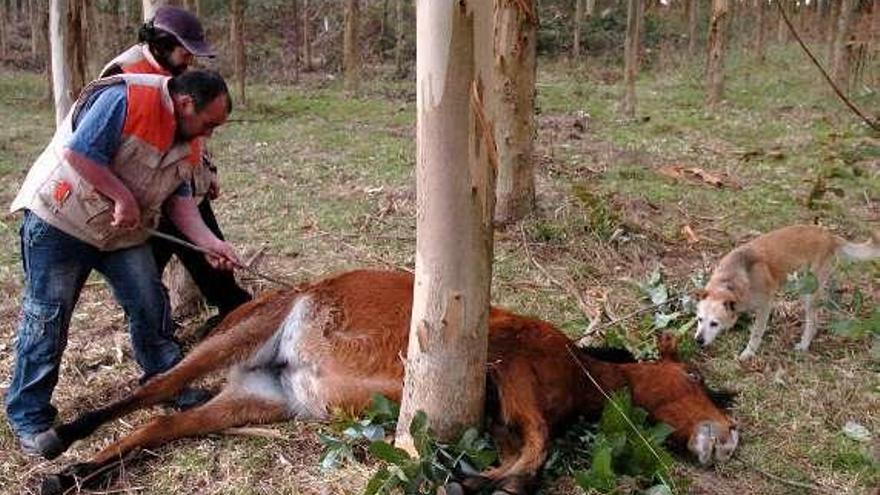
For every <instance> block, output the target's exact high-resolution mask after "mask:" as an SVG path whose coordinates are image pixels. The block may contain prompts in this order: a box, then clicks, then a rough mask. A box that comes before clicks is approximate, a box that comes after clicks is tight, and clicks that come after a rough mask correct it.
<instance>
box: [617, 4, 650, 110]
mask: <svg viewBox="0 0 880 495" xmlns="http://www.w3.org/2000/svg"><path fill="white" fill-rule="evenodd" d="M642 2H644V0H627V4H626V40H625V41H624V43H623V64H624V68H623V88H624V89H623V99H622V100H621V102H620V114H621V115H623V116H624V117H627V118H633V117H635V115H636V76H637V75H638V72H639V46H640V43H639V38H640V36H639V31H640V27H641V19H639V15H640V14H641V13H642V12H643V10H642V6H641V5H640V4H641V3H642Z"/></svg>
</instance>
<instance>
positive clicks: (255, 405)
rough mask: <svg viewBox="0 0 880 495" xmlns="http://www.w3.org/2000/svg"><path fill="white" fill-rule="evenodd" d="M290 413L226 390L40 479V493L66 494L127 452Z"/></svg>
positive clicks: (271, 400)
mask: <svg viewBox="0 0 880 495" xmlns="http://www.w3.org/2000/svg"><path fill="white" fill-rule="evenodd" d="M290 416H291V412H290V409H289V408H288V407H287V404H285V403H284V402H280V401H278V400H277V398H274V397H268V396H265V395H262V396H261V395H255V394H251V393H249V392H248V391H247V390H244V389H241V388H234V389H226V390H224V391H223V392H221V393H220V394H219V395H217V396H216V397H214V398H213V399H211V400H210V401H208V402H207V403H205V404H203V405H201V406H198V407H194V408H192V409H189V410H187V411H184V412H179V413H176V414H171V415H166V416H159V417H158V418H156V419H154V420H152V421H150V422H149V423H147V424H146V425H143V426H141V427H140V428H138V429H137V430H135V431H134V432H132V433H131V434H129V435H127V436H125V437H123V438H121V439H120V440H118V441H116V442H114V443H113V444H111V445H109V446H108V447H106V448H105V449H103V450H102V451H100V452H98V454H96V455H95V457H93V458H92V459H91V460H90V461H89V462H86V463H82V464H75V465H72V466H69V467H68V468H66V469H65V470H63V471H61V472H60V473H58V474H55V475H51V476H49V477H47V478H46V479H45V480H43V486H42V491H41V493H42V494H43V495H54V494H60V493H65V491H66V490H68V489H70V488H71V487H73V486H75V485H76V483H77V481H78V480H79V481H81V480H82V479H83V478H85V479H92V478H98V477H99V476H98V475H99V474H100V475H103V474H105V473H104V471H110V469H109V468H111V467H112V466H113V464H114V463H115V462H116V461H117V460H120V459H122V458H123V457H124V456H125V455H126V454H127V453H129V452H133V451H135V450H139V449H145V448H152V447H157V446H159V445H163V444H165V443H167V442H170V441H172V440H175V439H178V438H182V437H189V436H198V435H205V434H208V433H212V432H215V431H220V430H223V429H225V428H230V427H233V426H240V425H244V424H255V423H257V424H258V423H271V422H276V421H281V420H283V419H286V418H288V417H290Z"/></svg>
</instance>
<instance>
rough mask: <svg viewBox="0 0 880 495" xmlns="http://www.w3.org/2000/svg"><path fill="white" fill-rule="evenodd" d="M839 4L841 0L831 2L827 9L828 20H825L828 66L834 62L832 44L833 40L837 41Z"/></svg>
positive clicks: (833, 46)
mask: <svg viewBox="0 0 880 495" xmlns="http://www.w3.org/2000/svg"><path fill="white" fill-rule="evenodd" d="M840 3H841V0H831V7H830V8H829V11H830V12H829V13H828V18H827V19H826V22H827V24H826V26H827V27H826V28H825V32H826V37H825V41H826V42H827V43H828V65H829V67H830V65H831V64H832V63H833V61H834V50H835V48H836V45H835V43H834V41H835V39H837V21H838V19H839V18H840Z"/></svg>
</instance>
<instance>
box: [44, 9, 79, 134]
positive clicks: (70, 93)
mask: <svg viewBox="0 0 880 495" xmlns="http://www.w3.org/2000/svg"><path fill="white" fill-rule="evenodd" d="M84 6H85V5H84V4H83V2H81V1H80V0H50V2H49V43H50V46H51V48H50V50H51V58H52V93H53V95H54V96H55V124H56V125H59V124H61V121H63V120H64V117H66V116H67V113H68V112H69V111H70V107H71V105H73V102H74V101H76V98H77V96H78V95H79V92H80V91H81V90H82V88H83V86H84V85H85V83H86V60H87V57H86V46H87V45H86V42H85V39H84V38H83V31H84V29H83V23H82V20H83V19H82V18H83V7H84Z"/></svg>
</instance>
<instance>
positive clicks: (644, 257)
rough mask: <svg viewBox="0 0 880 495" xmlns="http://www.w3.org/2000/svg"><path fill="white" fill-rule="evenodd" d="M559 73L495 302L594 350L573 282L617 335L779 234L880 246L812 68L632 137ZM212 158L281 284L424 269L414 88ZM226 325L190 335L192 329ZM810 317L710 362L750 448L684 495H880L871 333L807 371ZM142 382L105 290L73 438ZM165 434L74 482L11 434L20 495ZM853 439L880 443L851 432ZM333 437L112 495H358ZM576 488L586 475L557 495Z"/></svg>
mask: <svg viewBox="0 0 880 495" xmlns="http://www.w3.org/2000/svg"><path fill="white" fill-rule="evenodd" d="M874 70H875V71H876V70H880V69H878V68H876V67H875V68H874ZM539 73H540V74H539V78H538V89H537V92H538V98H537V106H538V117H537V124H538V129H537V142H536V149H535V164H536V174H537V193H538V198H537V199H538V208H537V210H536V211H535V212H534V213H533V214H531V215H530V216H529V217H527V218H526V219H524V220H523V221H521V222H519V223H516V224H514V225H511V226H508V227H507V228H505V229H503V230H499V231H497V232H496V243H495V265H494V285H493V300H494V301H495V303H496V304H498V305H501V306H505V307H509V308H512V309H514V310H516V311H518V312H522V313H526V314H532V315H538V316H540V317H542V318H544V319H546V320H549V321H552V322H555V323H556V324H557V325H559V326H560V328H562V329H564V330H565V331H566V332H567V333H569V334H570V335H571V336H572V337H578V336H580V334H581V333H582V332H583V331H584V329H585V328H586V327H587V324H588V320H587V317H586V316H585V314H584V312H583V311H582V309H581V307H579V305H578V303H577V301H576V298H575V297H574V295H573V293H572V292H573V291H572V290H566V289H563V288H560V286H561V285H562V286H567V287H570V288H571V287H573V288H574V290H576V291H577V292H578V293H579V294H580V295H581V296H582V297H583V298H584V300H585V301H586V302H587V305H592V306H593V309H594V310H596V311H601V312H602V313H603V314H604V315H605V317H606V321H607V318H614V317H620V316H621V315H626V314H629V313H630V312H632V311H634V310H636V309H638V308H642V307H645V306H646V305H648V304H650V303H649V302H648V300H647V299H646V298H645V295H644V293H643V292H642V291H641V290H640V289H639V287H638V282H645V281H646V280H648V279H649V278H650V276H651V274H652V273H654V272H655V271H657V272H659V273H660V274H661V276H662V278H661V282H660V283H662V284H664V285H665V286H666V287H667V288H668V290H669V292H670V293H673V294H679V293H685V292H686V291H690V290H692V289H694V288H695V287H696V284H697V283H698V282H696V281H697V280H699V279H700V277H705V275H706V274H707V273H708V272H709V271H711V268H712V267H713V263H715V262H716V261H717V260H718V259H719V257H720V256H721V255H722V254H723V253H725V252H726V251H727V250H729V249H730V248H732V247H733V246H735V245H737V244H739V243H741V242H743V241H746V240H748V239H750V238H752V237H754V236H755V235H757V234H758V233H760V232H764V231H767V230H769V229H773V228H776V227H780V226H784V225H789V224H792V223H814V222H818V223H821V224H823V225H825V226H827V227H829V228H831V229H833V230H834V231H835V232H837V233H839V234H841V235H843V236H845V237H847V238H849V239H853V240H863V239H866V238H868V236H869V234H870V232H871V231H872V229H877V228H878V227H880V137H878V135H877V134H876V133H874V134H872V133H871V132H870V131H869V130H867V128H866V126H865V125H864V124H862V123H861V122H860V121H859V120H857V119H856V118H855V117H854V115H853V114H851V113H850V112H849V111H848V110H846V109H845V108H843V107H842V105H841V103H840V102H839V101H838V100H837V99H836V98H835V96H834V95H833V94H832V93H831V91H830V90H829V89H828V88H827V87H826V86H825V84H824V83H823V82H821V80H820V77H819V76H818V75H817V74H816V72H815V70H814V68H813V67H811V66H810V65H809V64H808V63H807V62H804V61H803V57H802V56H801V54H799V53H797V52H795V51H794V50H792V51H788V52H780V53H771V54H770V59H769V61H768V62H767V64H766V65H764V66H758V65H755V64H754V62H753V61H751V60H749V59H745V58H739V57H736V56H734V57H732V59H731V60H730V61H729V63H728V73H729V74H730V77H729V79H728V81H727V88H726V98H727V99H726V101H725V103H724V105H723V107H722V108H721V109H720V110H719V111H718V113H717V114H716V115H714V116H712V115H708V114H706V113H705V112H704V110H703V98H704V97H703V94H704V93H703V89H702V87H703V86H702V79H701V71H700V69H699V68H697V66H696V65H694V66H690V65H675V64H673V65H670V66H669V67H667V68H665V69H661V68H654V70H653V71H652V72H648V73H646V74H645V75H643V76H642V78H641V79H640V80H639V83H638V112H637V114H638V115H637V118H636V119H635V120H622V119H619V118H618V117H617V116H616V107H617V100H618V99H619V95H620V85H619V81H618V80H617V79H616V77H615V75H613V74H612V73H611V72H610V71H607V70H599V69H595V68H592V69H591V68H587V67H580V68H573V67H571V66H569V65H567V64H562V63H553V62H548V63H542V64H541V68H540V70H539ZM44 80H45V77H44V76H42V75H38V74H32V73H25V72H20V71H12V70H5V71H2V70H0V204H3V205H8V204H9V202H10V201H11V200H12V198H13V196H14V194H15V192H16V191H17V189H18V187H19V185H20V183H21V180H22V178H23V177H24V175H25V173H26V171H27V169H28V167H29V165H30V164H31V163H32V162H33V160H34V159H35V158H36V156H37V155H38V153H39V152H40V151H41V149H42V148H43V146H44V145H45V144H46V143H47V142H48V140H49V138H50V135H51V132H52V129H53V127H54V126H53V112H52V111H51V108H50V106H49V105H48V104H47V102H46V100H45V90H44V89H43V87H44ZM852 95H853V98H854V100H855V101H856V103H857V104H859V105H860V106H861V107H862V108H864V109H866V110H867V111H868V112H869V113H872V112H873V113H875V114H876V113H877V109H880V92H877V88H876V87H875V88H874V91H873V92H871V91H870V90H869V89H868V88H867V87H866V86H865V85H860V86H859V87H857V88H855V89H854V90H853V91H852ZM211 148H212V151H213V154H214V157H215V161H216V162H217V163H218V164H219V166H220V168H221V175H222V186H223V192H222V197H221V198H220V199H219V200H218V201H217V202H216V203H215V210H216V211H217V212H218V215H219V217H220V224H221V225H222V226H223V228H224V231H225V233H226V236H227V237H228V238H229V239H230V240H231V241H232V242H233V243H234V244H235V245H236V246H238V247H239V248H240V250H241V251H243V252H244V253H245V255H246V256H248V255H250V254H252V253H256V252H257V251H261V252H262V258H261V259H262V261H261V263H262V264H261V265H260V268H261V269H262V270H263V271H266V272H269V273H272V274H274V275H276V276H279V277H282V278H286V279H288V280H290V281H303V280H307V279H312V278H315V277H319V276H323V275H325V274H329V273H331V272H335V271H339V270H344V269H347V268H354V267H367V266H369V267H402V268H410V269H411V268H412V266H413V263H414V249H415V214H414V213H415V184H414V182H415V181H414V163H415V89H414V85H413V83H412V81H389V80H387V79H382V78H374V79H372V80H368V81H366V82H365V83H364V87H363V91H362V93H361V95H360V96H359V97H357V98H352V97H347V96H345V95H344V94H343V93H342V91H341V83H340V82H339V80H334V79H323V78H321V77H318V76H311V77H307V78H304V80H303V81H302V83H300V84H299V85H296V86H281V85H253V86H251V87H250V88H249V89H248V101H247V105H241V104H237V105H236V109H235V111H234V113H233V114H232V120H231V122H230V123H229V124H228V125H226V126H224V127H222V128H220V129H218V131H217V132H216V134H215V137H214V138H213V139H212V141H211ZM19 222H20V219H19V216H18V215H12V214H5V215H3V216H2V217H0V246H2V247H0V394H2V393H3V392H4V391H5V388H6V387H8V385H9V371H10V368H11V366H12V360H13V349H14V345H15V344H14V333H15V325H16V321H17V318H18V313H19V309H20V293H21V288H22V287H21V268H20V260H19V247H18V246H19V244H18V225H19ZM538 265H540V266H542V267H543V270H542V269H539V268H538ZM241 280H242V282H243V283H244V284H245V285H246V286H247V287H248V288H249V289H251V290H252V291H254V292H260V291H262V290H265V289H268V288H271V287H269V286H267V285H265V283H264V282H262V281H260V280H256V279H253V278H251V277H249V276H248V275H246V274H242V276H241ZM878 281H880V264H878V263H866V264H860V265H842V266H840V267H839V269H838V270H837V271H836V275H835V285H834V291H833V298H834V299H835V300H837V301H838V302H839V304H840V306H839V307H838V308H837V309H835V310H831V309H826V310H825V311H824V312H823V327H824V328H827V327H829V326H830V325H831V324H832V323H833V322H834V321H837V320H840V319H843V318H853V319H856V320H859V319H864V318H867V317H868V315H870V314H871V311H872V310H873V309H874V307H875V306H876V305H877V302H878V301H880V284H878ZM859 297H862V298H863V300H864V304H862V305H861V306H859V305H858V304H857V303H856V302H855V299H856V298H859ZM206 316H207V314H202V315H199V316H197V317H195V318H192V319H189V320H186V321H184V322H183V323H184V326H185V329H186V328H193V327H195V326H197V325H198V324H199V323H200V322H201V321H202V320H203V319H204V318H205V317H206ZM802 320H803V313H802V306H801V304H800V303H799V302H798V301H797V300H796V299H795V298H793V297H785V298H783V299H782V300H781V302H780V303H779V304H778V305H777V308H776V311H775V312H774V314H773V318H772V320H771V329H770V331H769V332H768V334H767V336H766V337H765V339H764V343H763V346H762V348H761V351H760V352H759V354H758V357H757V358H756V359H755V360H754V361H753V362H751V363H749V364H748V365H747V366H743V365H740V364H739V363H738V362H737V361H736V359H735V357H736V355H737V354H738V352H739V351H740V350H741V349H742V348H743V347H744V345H745V340H746V337H747V335H746V334H747V332H745V331H739V332H730V333H728V334H725V335H723V336H722V337H721V338H720V341H719V342H717V345H715V346H713V347H711V348H709V349H707V350H702V351H699V352H696V353H694V354H693V355H692V360H693V362H694V363H695V365H696V366H697V367H698V368H699V369H700V370H701V371H702V373H703V374H704V375H705V377H706V378H707V380H708V382H709V383H710V384H711V385H713V386H717V387H720V388H730V389H734V390H737V391H738V392H739V400H738V403H737V405H736V407H735V409H734V413H735V415H736V417H737V418H738V420H739V424H740V430H741V432H742V442H741V447H740V449H739V451H738V453H737V455H736V456H735V458H734V459H733V460H732V461H731V462H729V463H727V464H724V465H720V466H717V467H714V468H711V469H703V468H700V467H698V466H697V465H696V464H694V463H693V462H692V461H690V460H689V459H687V458H685V457H677V458H676V459H677V462H678V464H677V466H676V472H677V474H678V477H679V478H680V479H682V480H685V482H684V483H683V484H682V487H685V488H682V492H686V493H695V494H731V495H733V494H745V493H750V494H767V495H782V494H793V493H808V492H812V491H815V492H816V493H834V494H871V493H874V490H875V489H876V488H877V487H878V486H880V458H878V456H880V414H878V411H880V374H878V371H880V364H878V363H880V356H878V352H877V351H878V349H877V348H875V347H872V345H873V343H872V338H871V337H870V336H865V335H863V336H856V337H846V336H842V335H839V334H835V333H832V332H830V331H822V332H820V333H819V335H818V337H817V338H816V340H815V341H814V343H813V346H812V348H811V349H810V352H809V353H807V354H803V353H796V352H795V351H794V350H793V345H794V343H795V342H796V340H797V338H798V337H799V334H800V326H801V324H802ZM691 322H692V319H691V316H690V315H680V316H679V318H677V319H675V321H674V322H673V325H674V327H675V328H676V329H678V331H679V332H680V333H682V334H689V333H690V332H689V331H688V325H689V324H690V323H691ZM655 327H656V326H655V325H654V324H653V320H652V317H651V315H650V314H649V313H648V314H646V315H645V317H644V318H636V319H629V320H626V321H624V322H622V323H621V324H619V325H616V326H614V327H612V328H610V329H608V330H607V332H606V336H607V337H608V338H609V339H614V340H615V341H616V342H625V343H626V344H627V345H628V346H629V347H630V348H631V349H633V350H635V351H636V352H641V351H645V352H649V351H650V349H651V347H650V342H651V339H652V338H653V333H654V332H655V330H656V328H655ZM596 342H597V343H601V342H600V339H598V338H597V339H596ZM137 378H138V370H137V368H136V366H135V365H134V363H133V360H132V359H131V351H130V347H129V343H128V338H127V333H126V325H125V321H124V316H123V314H122V311H121V309H120V308H119V307H118V306H117V305H116V304H115V302H114V301H113V298H112V296H111V295H110V293H109V291H108V290H107V288H106V286H105V284H104V282H103V281H102V280H101V279H100V278H98V277H97V276H95V277H93V278H92V279H90V281H89V282H88V283H87V286H86V288H85V289H84V291H83V294H82V297H81V300H80V302H79V304H78V306H77V309H76V312H75V314H74V316H73V321H72V324H71V329H70V337H69V342H68V348H67V351H66V353H65V356H64V363H63V371H62V376H61V380H60V382H59V384H58V387H57V388H56V390H55V395H54V403H55V404H56V406H57V407H58V408H59V410H60V411H61V413H60V414H61V418H63V419H70V418H72V417H73V416H75V415H76V414H77V413H79V412H82V411H85V410H88V409H91V408H93V407H96V406H99V405H102V404H105V403H106V402H107V401H109V400H111V399H113V398H116V397H119V396H120V395H121V394H123V393H124V392H126V391H127V390H131V388H132V387H134V386H135V385H136V383H137ZM151 413H152V412H140V413H136V414H133V415H131V416H129V417H127V418H126V419H125V420H120V421H116V422H114V423H112V424H110V425H108V426H106V427H104V428H102V429H101V430H100V431H99V432H97V433H96V434H95V435H94V436H93V437H92V438H91V439H90V441H87V442H80V443H78V444H76V445H75V446H74V447H73V448H72V449H71V450H70V451H69V452H68V453H66V454H65V455H63V456H62V457H61V458H59V459H58V460H56V461H54V462H40V461H37V460H34V459H31V458H27V457H24V456H22V455H21V454H20V453H19V450H18V448H17V444H16V442H15V439H14V437H13V435H12V433H11V431H10V430H9V427H8V425H7V424H6V422H5V421H0V493H4V494H6V493H8V494H19V493H34V491H35V490H37V489H38V480H39V479H40V477H41V476H42V475H45V474H47V473H49V472H54V471H57V470H58V469H60V468H61V467H62V466H64V465H66V464H68V463H70V462H74V461H80V460H84V459H85V458H87V457H88V456H89V455H90V454H91V453H93V452H95V451H96V449H98V448H100V447H101V446H102V445H106V444H107V443H108V442H110V441H111V440H112V439H113V438H116V437H118V436H119V435H122V434H125V433H126V432H129V431H131V430H132V429H133V428H134V427H135V426H136V425H138V424H141V423H142V422H144V421H145V420H146V419H147V418H148V417H149V415H150V414H151ZM849 421H852V422H856V423H858V424H860V425H862V426H864V427H865V428H867V430H868V431H869V432H870V433H871V435H872V439H871V440H868V441H858V440H856V439H853V438H851V437H850V436H848V435H846V434H844V432H843V428H844V425H845V424H846V423H847V422H849ZM328 428H329V427H328V426H327V425H324V424H320V423H302V422H295V421H292V422H289V423H286V424H278V425H272V426H271V427H270V429H271V430H273V431H274V432H275V433H277V435H275V436H276V437H277V438H264V437H254V436H240V435H212V436H210V437H208V438H202V439H185V440H180V441H177V442H174V443H173V444H172V445H168V446H164V447H161V448H158V449H155V450H154V451H149V452H146V453H143V454H141V455H140V456H138V458H137V460H136V462H130V463H127V464H126V465H125V466H124V469H123V470H122V471H121V473H120V475H119V476H118V477H117V478H115V480H114V481H113V483H112V484H111V485H110V486H109V487H106V488H105V489H104V490H103V491H101V492H100V493H151V494H152V493H156V494H177V493H181V490H184V491H186V492H188V493H223V494H233V493H234V494H249V493H261V494H262V493H302V494H337V493H352V494H355V493H360V492H361V491H362V489H363V487H364V485H365V483H366V481H367V480H368V479H369V476H370V475H371V473H372V472H373V471H375V470H376V469H377V464H376V462H374V461H370V460H366V461H365V462H364V463H363V464H359V463H358V464H352V465H348V466H345V467H343V468H341V469H337V470H329V471H328V470H323V469H322V468H321V466H320V457H321V452H322V444H321V442H320V440H319V438H318V435H317V433H318V432H322V431H327V430H328ZM803 485H810V486H812V487H813V488H811V489H807V488H803ZM578 491H579V489H577V488H576V487H575V486H574V484H573V482H572V481H571V479H570V478H566V477H563V478H557V479H545V480H544V481H543V482H542V488H541V493H547V494H564V493H577V492H578Z"/></svg>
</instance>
